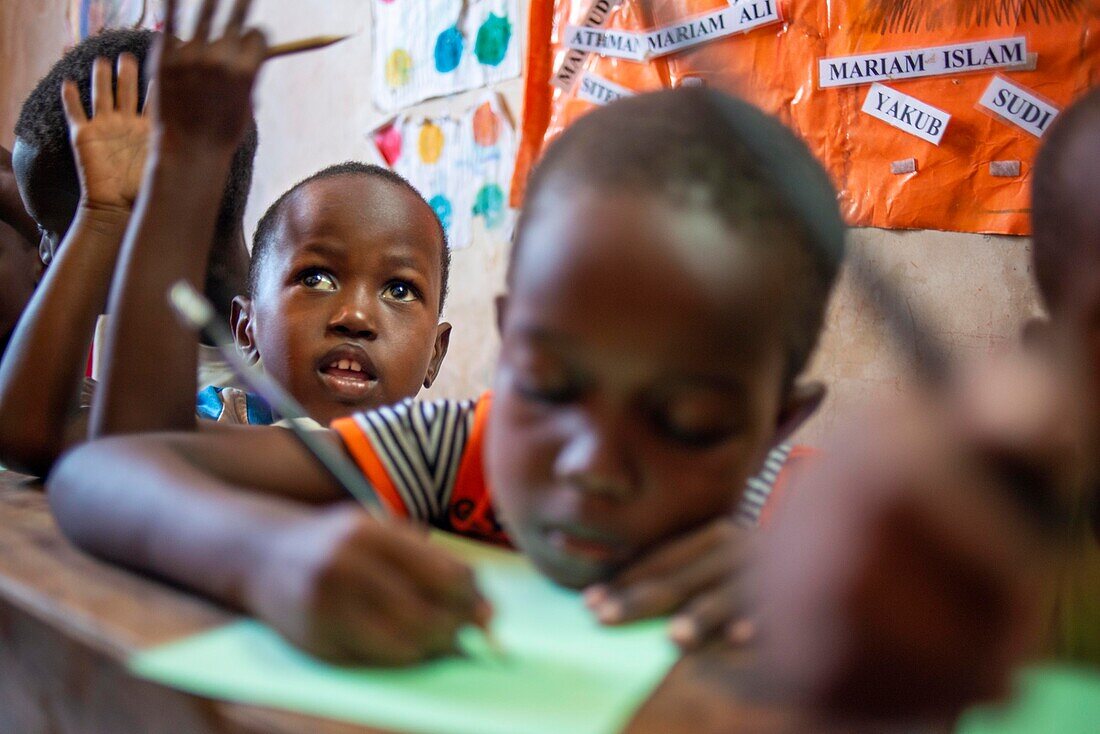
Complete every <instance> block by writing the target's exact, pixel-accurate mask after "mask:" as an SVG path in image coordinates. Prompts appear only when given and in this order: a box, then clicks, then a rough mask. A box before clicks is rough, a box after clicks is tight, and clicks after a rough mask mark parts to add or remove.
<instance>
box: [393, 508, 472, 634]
mask: <svg viewBox="0 0 1100 734" xmlns="http://www.w3.org/2000/svg"><path fill="white" fill-rule="evenodd" d="M402 530H404V528H402ZM378 538H379V541H380V542H381V547H382V550H383V552H384V553H385V554H386V556H387V558H389V559H390V560H391V561H392V562H393V563H395V564H397V565H398V566H399V567H400V568H401V569H403V570H404V571H405V573H406V574H408V576H409V578H410V579H412V580H413V581H414V582H415V583H416V584H417V586H418V587H419V588H421V589H422V590H423V592H424V593H425V594H427V595H428V596H429V597H430V598H432V599H437V600H439V601H442V602H445V603H446V604H448V605H450V606H451V608H453V609H455V610H456V611H461V612H462V613H463V614H464V615H467V617H468V619H467V620H466V621H473V619H474V615H475V612H476V608H477V604H478V602H479V601H481V600H482V599H481V595H480V593H478V591H477V585H476V584H475V583H474V574H473V571H471V570H470V568H469V566H466V565H465V564H463V563H461V562H460V561H458V560H457V559H455V558H453V557H451V555H450V554H448V553H447V552H445V551H443V550H441V549H439V548H437V547H435V546H432V545H429V544H428V543H427V542H425V540H424V539H423V538H420V537H418V536H416V535H414V534H412V533H408V532H390V533H379V534H378Z"/></svg>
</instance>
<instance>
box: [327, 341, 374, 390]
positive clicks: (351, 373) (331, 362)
mask: <svg viewBox="0 0 1100 734" xmlns="http://www.w3.org/2000/svg"><path fill="white" fill-rule="evenodd" d="M317 372H318V374H319V375H320V377H321V382H322V384H324V386H325V388H326V389H327V390H328V391H329V392H330V393H331V394H332V395H333V396H335V397H336V398H337V399H340V400H346V401H358V400H362V399H363V398H365V397H366V396H367V395H368V394H369V393H370V392H371V391H372V390H373V389H374V388H375V386H376V385H377V383H378V377H377V375H376V374H375V372H374V365H373V364H371V361H370V358H369V357H368V356H367V354H366V352H365V351H363V350H362V349H361V348H358V347H354V346H351V345H348V346H344V347H338V348H337V349H334V350H332V351H331V352H329V353H328V354H326V355H325V356H324V357H323V358H322V359H321V361H320V365H319V367H318V369H317Z"/></svg>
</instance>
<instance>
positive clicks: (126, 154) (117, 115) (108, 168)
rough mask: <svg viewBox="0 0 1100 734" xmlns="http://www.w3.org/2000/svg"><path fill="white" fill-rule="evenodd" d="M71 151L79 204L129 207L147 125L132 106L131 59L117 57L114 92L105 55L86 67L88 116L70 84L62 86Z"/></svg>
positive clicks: (133, 74)
mask: <svg viewBox="0 0 1100 734" xmlns="http://www.w3.org/2000/svg"><path fill="white" fill-rule="evenodd" d="M61 99H62V103H63V104H64V107H65V115H66V117H67V118H68V120H69V133H70V137H71V140H72V146H73V155H74V156H75V158H76V166H77V171H78V173H79V175H80V184H81V187H82V190H83V200H84V203H85V205H87V206H92V207H118V208H124V209H131V208H132V207H133V205H134V200H135V199H136V198H137V194H138V190H139V189H140V188H141V178H142V173H143V172H144V170H145V156H146V151H147V150H148V147H149V133H150V129H151V125H150V123H149V119H148V117H146V116H145V115H143V114H142V113H141V112H140V111H139V110H138V108H137V106H138V70H137V61H136V60H135V59H134V57H133V56H130V55H129V54H123V55H121V56H120V57H119V59H118V82H117V93H116V92H114V91H112V89H111V68H110V64H109V62H108V61H107V60H106V59H96V61H95V64H94V65H93V67H92V117H91V118H88V117H87V116H86V115H85V114H84V106H83V105H82V104H81V101H80V95H79V92H78V91H77V87H76V85H75V84H74V83H73V82H71V81H66V82H64V83H63V85H62V91H61Z"/></svg>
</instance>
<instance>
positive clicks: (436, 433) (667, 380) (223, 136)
mask: <svg viewBox="0 0 1100 734" xmlns="http://www.w3.org/2000/svg"><path fill="white" fill-rule="evenodd" d="M232 33H233V37H232V39H231V41H230V45H231V46H232V45H234V44H237V43H240V41H238V40H236V39H238V38H247V37H248V35H249V34H242V32H241V31H240V29H239V28H236V27H234V28H233V31H232ZM242 45H243V47H242V48H239V49H235V50H234V51H235V55H229V54H222V53H221V51H222V49H221V48H219V47H217V46H216V45H215V44H214V43H205V42H203V41H196V42H192V44H191V45H190V46H189V47H187V48H186V49H184V48H182V47H179V46H177V45H175V44H172V45H169V46H166V48H165V51H164V56H163V57H162V62H161V63H162V67H161V71H160V72H158V76H157V84H156V89H157V94H159V95H161V98H162V99H165V100H166V99H168V98H169V97H170V96H171V97H173V98H174V99H176V100H177V103H175V104H172V105H171V106H166V105H165V104H163V103H162V104H161V106H160V110H161V112H160V115H161V117H160V121H159V123H158V124H160V125H163V126H164V128H165V132H164V134H163V137H162V140H163V141H165V144H167V143H168V142H169V141H171V143H172V144H174V145H179V146H180V147H179V149H178V150H176V151H174V155H178V156H180V157H184V158H188V157H190V156H191V155H194V154H197V153H198V152H202V153H203V154H204V155H210V156H212V157H217V159H218V160H221V161H223V163H222V165H224V161H225V158H226V157H227V155H228V151H229V150H231V149H232V146H233V145H234V144H235V137H234V134H235V133H236V131H238V130H239V129H240V125H241V121H242V120H243V119H244V118H245V117H246V116H247V111H248V106H249V105H248V93H249V87H248V85H246V84H244V83H243V82H242V83H239V84H237V83H236V81H241V80H243V79H244V78H245V77H247V76H248V75H249V74H254V71H255V68H257V67H258V65H259V59H260V56H259V52H258V51H257V50H255V49H253V48H251V47H250V46H248V45H247V44H242ZM237 54H239V55H240V58H238V56H237ZM226 58H232V59H234V62H233V63H227V62H226V61H225V60H226ZM242 68H243V69H244V71H241V69H242ZM231 81H232V82H234V86H232V87H231V88H224V87H223V86H222V85H224V84H226V83H228V82H231ZM215 90H221V93H219V94H217V95H216V96H214V91H215ZM215 99H216V100H217V104H214V100H215ZM192 150H193V151H195V153H191V154H190V155H189V154H188V151H192ZM192 185H195V184H192ZM148 195H149V197H150V202H151V203H150V207H151V208H154V207H155V208H159V207H165V206H168V205H169V204H171V203H172V201H171V199H168V198H164V200H162V197H163V194H161V193H160V192H159V191H158V190H157V189H156V188H155V179H154V180H153V183H151V184H150V188H149V192H148ZM162 211H165V214H164V215H162V216H161V217H158V218H155V219H151V220H150V222H149V223H148V225H147V226H149V227H150V232H151V233H152V232H153V231H154V228H155V227H158V226H159V227H164V226H165V223H166V222H168V221H171V219H172V217H170V216H168V215H167V213H166V212H167V210H166V209H165V210H162ZM843 234H844V228H843V225H842V223H841V220H840V217H839V213H838V211H837V207H836V203H835V192H834V190H833V188H832V187H831V185H830V184H829V181H828V179H827V177H826V175H825V173H824V171H823V170H822V169H821V168H820V166H819V165H818V164H817V163H816V162H815V161H814V160H813V159H812V157H811V156H810V155H809V153H808V152H807V151H806V149H805V147H804V146H803V145H802V144H801V143H800V142H798V141H797V140H796V139H795V138H794V137H793V136H792V135H791V134H790V133H789V132H788V131H787V130H786V129H785V128H784V127H783V126H782V125H780V124H779V123H778V122H776V121H774V120H772V119H770V118H768V117H767V116H765V115H763V114H762V113H760V112H759V111H757V110H755V109H754V108H752V107H750V106H748V105H745V104H743V103H740V102H738V101H736V100H733V99H730V98H727V97H724V96H722V95H719V94H715V93H712V92H707V91H703V90H679V91H675V92H667V93H662V94H657V95H652V96H644V97H639V98H636V99H635V100H630V101H624V102H621V103H618V104H615V105H611V106H609V107H607V108H605V109H604V110H600V111H597V112H594V113H593V114H592V115H590V116H588V117H586V118H585V119H584V120H582V121H581V122H580V123H578V125H577V126H576V127H574V128H572V129H570V130H569V131H567V132H566V133H565V134H564V135H563V136H562V137H561V139H560V140H559V141H558V142H557V143H556V144H555V145H554V146H553V147H552V149H551V150H550V151H549V152H548V153H547V157H546V159H545V161H544V163H543V165H542V166H541V168H540V170H539V174H538V175H537V176H536V178H535V179H534V180H533V181H532V188H531V190H530V195H529V198H528V203H527V207H526V209H525V211H524V213H523V216H522V219H521V222H520V226H519V229H518V232H517V241H516V247H515V251H514V253H513V256H512V260H511V265H510V268H509V277H508V282H509V295H508V296H507V298H506V299H502V300H501V303H500V328H501V334H502V337H503V347H502V352H501V356H500V361H499V365H498V370H497V376H496V379H495V382H494V388H493V392H492V395H491V396H490V395H486V396H484V397H482V398H481V399H479V400H477V401H459V402H454V401H441V402H436V403H415V402H405V403H402V404H399V405H397V406H394V407H392V408H383V409H379V410H375V411H368V412H364V413H361V414H358V415H357V416H356V417H354V418H352V419H350V420H345V421H337V422H336V423H335V426H336V429H337V430H336V431H334V432H333V433H332V434H331V435H329V436H328V437H327V440H331V441H333V442H338V443H340V444H342V445H344V446H345V447H346V448H347V450H348V451H349V452H350V453H351V455H352V457H353V458H354V459H355V460H356V461H357V462H358V463H359V465H360V466H361V468H362V469H363V471H364V472H365V473H366V474H367V476H369V477H370V478H371V479H373V480H374V482H375V484H376V485H377V487H378V489H379V490H380V491H381V493H382V494H383V496H384V497H385V498H386V501H387V503H388V504H389V506H390V509H391V510H392V512H393V513H394V514H396V515H398V516H401V517H406V518H408V519H409V520H413V521H416V522H418V523H427V524H432V525H436V526H438V527H442V528H445V529H449V530H452V531H455V532H459V533H462V534H466V535H470V536H473V537H479V538H483V539H486V540H490V541H496V542H508V543H511V544H513V545H515V546H517V547H518V548H519V549H520V550H522V551H524V552H526V553H527V554H529V555H530V556H531V557H532V559H533V560H534V561H535V563H536V564H537V565H538V567H539V568H540V569H541V570H542V571H543V572H544V573H546V574H547V575H548V576H549V577H550V578H552V579H553V580H555V581H557V582H559V583H562V584H565V585H568V586H571V587H574V588H584V589H586V590H587V598H588V601H589V603H590V605H591V607H592V608H593V611H594V613H595V614H596V616H597V617H598V618H599V619H601V620H602V621H605V622H607V623H616V622H624V621H628V620H630V619H636V618H640V617H644V616H653V615H663V614H667V613H674V614H675V615H676V616H675V617H674V621H673V623H672V627H671V629H670V632H671V634H672V635H673V637H674V639H676V640H677V641H678V642H680V643H681V644H683V645H684V646H686V647H691V646H694V645H696V644H699V643H701V642H702V641H704V640H707V639H713V638H715V637H720V638H734V639H741V638H743V637H744V635H745V628H744V626H743V625H739V624H738V622H739V621H740V620H741V613H742V603H741V598H740V586H739V583H738V580H737V578H736V573H737V571H738V570H739V568H740V566H741V563H742V561H743V556H742V553H741V546H742V540H743V539H742V537H741V533H740V532H739V531H738V530H737V529H736V528H735V526H734V524H733V522H732V520H731V519H730V518H731V514H732V512H733V511H734V508H735V506H736V504H737V503H738V501H739V500H740V499H741V496H742V494H743V491H742V488H743V487H744V486H745V483H746V479H747V478H748V477H749V475H750V473H752V472H753V471H754V470H756V469H757V468H759V467H760V466H761V465H762V464H763V463H764V461H765V457H766V456H767V455H768V452H769V449H770V448H771V447H772V446H775V445H777V444H779V443H780V442H782V440H783V439H784V438H785V437H786V436H787V435H789V434H790V433H791V432H792V431H793V430H794V429H795V428H797V426H798V425H799V424H800V423H801V422H802V420H804V419H805V417H806V416H808V415H809V414H810V413H811V412H812V411H813V409H814V408H815V407H816V406H817V404H818V402H819V401H820V399H821V397H822V395H823V390H822V388H821V386H820V385H815V384H810V383H803V382H801V381H800V380H799V379H798V376H799V374H800V372H801V371H802V368H803V367H804V365H805V362H806V360H807V358H808V355H809V353H810V351H811V350H812V348H813V346H814V343H815V341H816V338H817V333H818V331H819V329H820V326H821V321H822V318H823V312H824V307H825V302H826V299H827V297H828V294H829V291H830V289H831V286H832V283H833V280H834V278H835V274H836V270H837V267H838V264H839V261H840V259H841V255H842V251H843ZM798 456H799V457H801V456H802V455H801V454H799V455H798ZM799 462H800V458H793V459H791V460H788V462H787V465H786V467H785V468H784V473H785V474H789V472H791V471H792V469H794V468H796V467H797V464H798V463H799ZM123 465H124V466H126V467H127V472H126V474H125V475H124V476H112V473H111V472H110V471H108V468H109V467H117V466H123ZM780 481H782V478H780ZM50 498H51V504H52V507H53V508H54V511H55V513H56V516H57V518H58V521H59V523H60V525H61V527H62V528H63V529H64V530H65V532H66V533H67V534H68V535H69V536H70V537H71V538H72V539H73V540H74V541H75V542H77V543H78V544H80V545H81V546H83V547H84V548H86V549H88V550H90V551H92V552H95V553H98V554H100V555H103V556H105V557H107V558H110V559H113V560H116V561H119V562H122V563H127V564H129V565H132V566H136V567H138V568H142V569H145V570H148V571H151V572H154V573H157V574H160V575H163V576H166V577H168V578H172V579H174V580H176V581H178V582H180V583H183V584H186V585H188V586H190V587H192V588H195V589H198V590H200V591H202V592H204V593H207V594H209V595H211V596H213V597H214V598H216V599H219V600H221V601H222V602H224V603H227V604H229V605H232V606H235V607H238V608H243V609H246V610H248V611H250V612H252V613H254V614H256V615H257V616H259V617H261V618H263V619H265V620H266V621H268V622H269V623H270V624H272V625H273V626H275V627H276V628H277V629H278V630H280V631H281V632H282V633H283V634H284V635H286V636H287V637H289V638H290V639H291V640H293V641H295V642H296V643H298V644H300V645H302V646H304V647H306V648H307V649H309V650H311V651H313V652H315V653H317V654H321V655H324V656H327V657H330V658H336V659H343V660H365V661H372V662H381V663H408V662H412V661H415V660H419V659H422V658H424V657H426V656H430V655H435V654H439V653H443V652H446V651H449V650H451V649H453V646H454V642H455V634H456V632H457V630H458V629H459V628H460V627H461V626H463V625H464V624H466V623H468V622H471V621H477V620H481V621H483V620H484V617H485V615H486V614H487V613H488V612H487V610H486V607H485V604H484V602H483V601H482V600H481V599H480V596H479V594H478V592H477V590H476V588H475V586H474V584H473V580H472V578H471V575H470V573H469V571H468V569H465V568H464V567H463V566H462V565H461V564H459V563H458V562H457V561H455V560H454V559H452V558H451V557H450V556H449V555H447V554H446V553H445V552H443V551H442V550H441V549H439V548H438V547H437V546H434V545H432V544H430V543H429V542H428V541H427V540H426V539H425V538H424V537H423V536H422V535H421V534H420V533H418V532H416V531H414V530H413V529H412V528H411V527H410V526H409V524H406V523H404V522H393V523H380V522H377V521H374V520H372V519H371V518H370V517H369V516H368V515H367V514H366V513H364V512H363V511H362V509H361V508H358V507H355V506H350V505H348V504H347V503H346V497H345V496H344V495H343V493H342V490H341V488H340V487H339V486H337V485H336V484H335V483H334V482H333V480H332V479H331V478H330V477H329V476H328V475H327V474H326V473H325V472H323V471H322V470H321V469H320V468H319V467H318V465H317V464H316V463H315V462H314V460H313V459H312V457H310V456H309V455H308V454H306V453H305V452H304V451H303V449H302V448H301V447H300V446H299V445H298V443H297V442H296V441H295V440H294V439H293V437H291V436H290V435H288V434H287V433H286V432H284V431H280V430H277V429H270V428H261V427H239V428H236V429H226V430H224V431H221V432H219V433H218V434H217V435H200V434H158V435H148V436H129V437H121V438H112V439H107V440H105V441H102V442H95V443H92V444H90V445H88V446H86V447H82V448H79V449H77V450H76V451H74V452H73V453H72V454H71V456H70V457H69V458H68V459H66V460H65V461H64V462H63V463H62V465H60V466H59V468H58V470H57V471H56V472H55V474H54V476H53V477H52V479H51V482H50ZM317 505H322V507H317Z"/></svg>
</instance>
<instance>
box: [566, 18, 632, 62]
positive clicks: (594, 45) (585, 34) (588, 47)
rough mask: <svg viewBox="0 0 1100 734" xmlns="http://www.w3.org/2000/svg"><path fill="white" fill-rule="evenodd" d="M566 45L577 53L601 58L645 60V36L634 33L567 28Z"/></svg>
mask: <svg viewBox="0 0 1100 734" xmlns="http://www.w3.org/2000/svg"><path fill="white" fill-rule="evenodd" d="M565 45H566V46H568V47H569V48H571V49H573V50H575V51H587V52H589V53H597V54H600V55H601V56H614V57H616V58H619V59H631V60H632V61H643V60H645V51H646V43H645V35H644V34H642V33H634V32H633V31H613V30H604V29H602V28H585V27H583V26H574V25H571V26H566V27H565Z"/></svg>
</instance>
